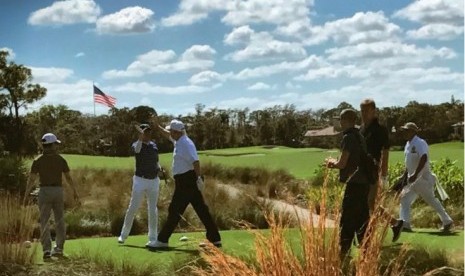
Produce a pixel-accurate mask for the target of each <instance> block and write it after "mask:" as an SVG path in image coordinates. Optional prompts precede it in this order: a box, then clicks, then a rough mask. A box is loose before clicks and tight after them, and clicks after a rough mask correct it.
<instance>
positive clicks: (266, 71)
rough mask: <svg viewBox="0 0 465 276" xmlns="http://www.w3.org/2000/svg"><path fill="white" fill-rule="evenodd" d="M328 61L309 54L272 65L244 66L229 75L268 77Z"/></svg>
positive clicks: (237, 77) (240, 77) (249, 77)
mask: <svg viewBox="0 0 465 276" xmlns="http://www.w3.org/2000/svg"><path fill="white" fill-rule="evenodd" d="M327 65H328V62H326V61H324V60H323V58H321V57H318V56H315V55H311V56H309V57H307V58H305V59H303V60H299V61H295V62H292V61H284V62H281V63H276V64H272V65H263V66H257V67H255V68H245V69H243V70H241V71H240V72H239V73H237V74H235V75H233V76H231V78H232V79H237V80H246V79H252V78H262V77H268V76H271V75H275V74H293V73H294V72H299V71H303V70H305V69H308V68H320V67H323V66H327Z"/></svg>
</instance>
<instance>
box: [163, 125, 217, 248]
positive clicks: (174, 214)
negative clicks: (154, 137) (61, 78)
mask: <svg viewBox="0 0 465 276" xmlns="http://www.w3.org/2000/svg"><path fill="white" fill-rule="evenodd" d="M159 128H160V130H161V132H162V133H163V135H164V136H165V137H167V138H168V139H170V140H171V141H173V142H174V151H173V168H172V169H173V176H174V181H175V189H174V194H173V198H172V200H171V203H170V206H169V208H168V218H167V220H166V223H165V225H164V226H163V228H162V229H161V231H160V233H159V234H158V241H157V243H156V245H155V247H156V248H167V247H168V240H169V238H170V236H171V234H172V233H173V231H174V229H175V228H176V226H177V224H178V222H179V220H180V219H181V215H182V214H183V213H184V211H185V210H186V207H187V205H189V203H190V204H192V207H193V208H194V210H195V212H196V213H197V215H198V216H199V218H200V220H201V221H202V223H203V224H204V225H205V228H206V232H207V234H206V236H207V239H208V240H209V241H210V242H211V243H212V244H213V245H215V246H217V247H221V237H220V233H219V232H218V228H217V226H216V224H215V222H214V221H213V218H212V217H211V215H210V212H209V211H208V207H207V205H206V204H205V201H204V199H203V196H202V190H203V188H204V183H203V177H202V176H201V171H200V162H199V157H198V155H197V149H196V147H195V145H194V143H193V142H192V140H191V139H189V137H187V135H186V132H185V127H184V124H183V123H182V122H181V121H179V120H172V121H171V123H170V125H169V126H167V127H166V129H165V128H163V127H161V126H159Z"/></svg>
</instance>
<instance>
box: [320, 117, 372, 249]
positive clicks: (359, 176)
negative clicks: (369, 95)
mask: <svg viewBox="0 0 465 276" xmlns="http://www.w3.org/2000/svg"><path fill="white" fill-rule="evenodd" d="M356 118H357V113H356V112H355V110H352V109H344V110H343V111H342V112H341V117H340V120H341V127H342V129H343V137H342V142H341V152H342V153H341V156H340V158H339V160H336V159H327V160H326V166H327V167H328V168H330V169H339V181H340V182H342V183H346V189H345V191H344V198H343V200H342V214H341V220H340V225H339V226H340V228H341V229H340V230H341V232H340V247H341V257H345V256H346V255H347V254H348V253H349V252H350V247H351V245H352V241H353V239H354V236H355V235H356V236H357V240H358V242H359V243H360V244H361V243H362V240H363V236H364V235H365V231H366V228H367V224H368V213H369V211H368V190H369V183H368V178H367V176H366V175H365V172H364V171H363V170H362V169H360V166H361V155H362V154H363V152H364V151H366V148H365V143H364V141H363V137H362V136H361V134H360V133H359V131H358V129H356V128H355V121H356Z"/></svg>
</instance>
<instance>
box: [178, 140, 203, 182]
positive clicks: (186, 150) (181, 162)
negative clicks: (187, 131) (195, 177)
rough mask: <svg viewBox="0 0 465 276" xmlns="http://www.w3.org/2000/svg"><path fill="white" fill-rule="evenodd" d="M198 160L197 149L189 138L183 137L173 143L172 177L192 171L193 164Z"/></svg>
mask: <svg viewBox="0 0 465 276" xmlns="http://www.w3.org/2000/svg"><path fill="white" fill-rule="evenodd" d="M198 160H199V157H198V155H197V149H196V148H195V145H194V142H192V140H191V139H189V137H187V136H186V135H183V136H181V137H180V138H179V139H178V140H177V141H174V151H173V175H177V174H182V173H185V172H188V171H191V170H193V169H194V165H193V163H194V162H195V161H198Z"/></svg>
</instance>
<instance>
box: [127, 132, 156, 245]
mask: <svg viewBox="0 0 465 276" xmlns="http://www.w3.org/2000/svg"><path fill="white" fill-rule="evenodd" d="M136 129H137V130H138V131H139V139H138V140H137V141H136V142H134V143H133V144H132V148H133V150H134V155H135V159H136V171H135V173H134V176H133V177H132V194H131V201H130V202H129V207H128V209H127V211H126V216H125V217H124V224H123V228H122V229H121V235H120V236H119V237H118V242H119V243H121V244H122V243H124V242H125V240H126V239H127V237H128V236H129V233H130V232H131V228H132V224H133V222H134V216H135V215H136V211H137V210H138V209H139V206H140V204H141V202H142V199H143V197H144V195H146V196H147V212H148V216H149V219H148V228H149V233H148V239H149V241H148V242H147V243H146V245H145V246H146V247H149V248H150V247H153V246H155V243H156V241H157V228H158V208H157V202H158V192H159V187H160V179H159V178H158V171H159V170H160V165H159V162H158V161H159V160H158V148H157V145H156V144H155V142H153V141H152V140H151V138H152V129H151V128H150V126H149V125H148V124H141V125H139V126H137V125H136Z"/></svg>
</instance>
